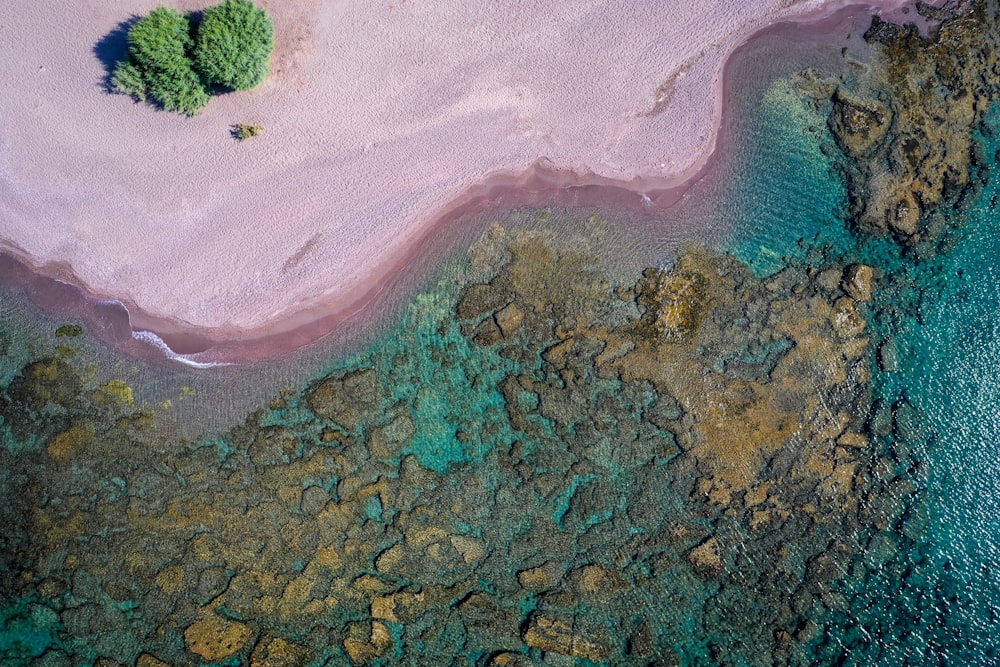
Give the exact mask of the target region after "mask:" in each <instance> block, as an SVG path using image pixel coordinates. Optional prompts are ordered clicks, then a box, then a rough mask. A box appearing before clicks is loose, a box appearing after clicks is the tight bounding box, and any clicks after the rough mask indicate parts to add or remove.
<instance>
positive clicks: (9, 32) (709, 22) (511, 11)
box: [0, 0, 902, 338]
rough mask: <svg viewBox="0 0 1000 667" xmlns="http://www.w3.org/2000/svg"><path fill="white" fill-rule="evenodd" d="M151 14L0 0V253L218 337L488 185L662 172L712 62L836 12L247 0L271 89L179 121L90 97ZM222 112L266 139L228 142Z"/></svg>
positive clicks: (703, 101)
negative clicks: (269, 52) (140, 18)
mask: <svg viewBox="0 0 1000 667" xmlns="http://www.w3.org/2000/svg"><path fill="white" fill-rule="evenodd" d="M162 2H163V0H161V2H159V3H158V2H156V1H155V0H141V1H140V2H135V1H134V0H77V1H75V2H72V3H66V2H61V1H59V0H33V1H31V2H28V1H27V0H14V2H12V3H8V6H7V7H6V8H5V10H4V15H5V16H4V20H3V22H2V23H3V25H2V26H0V31H2V34H3V36H2V39H0V60H2V61H3V62H4V63H5V66H4V73H3V74H2V77H3V79H4V94H3V95H2V96H0V117H2V118H3V123H2V125H0V242H2V243H3V244H4V245H5V246H6V247H7V248H8V249H11V250H13V251H14V252H16V254H18V255H19V256H21V257H22V258H24V259H26V260H27V261H29V262H30V263H32V264H33V265H35V266H36V267H39V269H40V270H42V271H43V272H47V273H49V274H52V275H57V276H65V277H66V278H67V279H71V280H73V281H75V282H78V283H79V284H81V285H83V286H85V287H86V289H87V290H89V291H90V292H91V293H93V294H96V295H101V296H104V297H109V298H115V299H119V300H121V301H122V302H123V303H125V304H126V305H127V306H128V307H129V308H130V309H133V310H134V312H135V313H136V314H137V315H138V316H139V317H144V318H146V320H147V321H149V322H153V321H157V322H159V323H160V325H161V326H162V327H167V328H169V327H194V328H199V329H203V330H204V331H206V332H209V333H210V334H211V335H213V336H216V337H233V338H238V337H240V336H244V335H250V332H252V331H255V330H261V329H262V328H266V327H268V326H274V325H275V323H277V322H281V321H292V320H294V317H292V315H293V314H294V313H296V312H301V311H303V309H306V308H316V307H317V304H323V307H324V308H327V309H329V310H336V309H337V308H338V307H339V306H340V305H342V304H346V303H349V302H350V301H351V299H352V298H353V296H356V295H357V294H358V293H360V292H363V291H364V289H365V288H366V285H367V284H368V282H369V281H370V280H371V278H372V277H373V276H377V275H378V273H379V272H380V271H381V270H384V268H385V267H386V266H387V265H388V263H389V262H390V261H391V260H392V258H393V257H398V256H399V253H400V252H402V251H403V249H404V248H405V247H406V244H407V243H408V242H410V241H411V240H412V239H414V238H415V236H416V234H417V233H418V232H419V230H420V229H422V228H423V227H424V226H426V225H428V224H431V223H432V222H433V221H434V220H435V219H436V218H437V217H439V216H440V215H442V214H443V213H444V212H446V211H447V210H449V208H451V207H453V206H454V205H455V204H456V202H458V201H460V200H461V198H462V196H463V194H464V193H467V192H468V191H469V189H470V188H473V187H474V186H476V185H477V184H482V183H483V182H484V181H487V182H488V181H489V179H491V178H496V177H498V176H504V175H507V176H511V175H517V174H521V173H524V172H526V171H527V170H529V169H531V168H532V167H533V166H536V167H537V165H543V166H544V167H545V168H546V169H547V170H548V171H550V172H553V173H555V174H558V175H559V178H561V179H562V182H572V181H573V180H574V179H583V180H586V179H591V180H594V179H596V180H602V181H604V182H609V183H610V182H619V183H621V184H624V185H627V186H628V187H631V188H634V189H635V190H636V191H637V192H642V191H645V190H649V189H654V188H660V187H666V186H670V185H675V184H678V183H680V182H683V181H684V180H685V179H687V178H690V177H691V175H692V174H694V173H695V172H696V171H697V170H698V168H699V167H700V166H701V165H702V164H704V162H705V160H706V158H707V157H708V155H709V154H710V153H711V152H712V150H713V149H714V146H715V130H716V127H717V124H718V118H719V114H720V105H721V94H720V92H721V82H720V78H721V72H722V67H723V64H724V62H725V59H726V57H727V56H728V54H730V53H731V52H732V50H733V49H734V48H735V47H736V46H737V45H738V44H739V43H740V42H741V41H742V40H744V39H745V38H746V37H747V36H748V35H750V34H751V33H752V32H754V31H755V30H758V29H760V28H762V27H764V26H766V25H767V24H768V23H771V22H774V21H777V20H785V19H791V18H798V19H805V18H807V17H810V16H814V15H817V14H822V13H824V12H829V11H832V10H833V9H836V8H839V7H842V6H843V5H844V4H846V3H844V2H842V1H840V0H829V1H826V2H823V1H821V0H804V1H802V2H789V0H742V1H739V2H735V1H732V0H702V1H701V2H687V1H683V2H682V1H679V0H657V1H655V2H654V1H652V0H649V1H636V2H611V1H607V0H579V1H576V2H546V1H543V0H496V1H492V2H486V3H470V2H466V1H464V0H393V1H391V2H385V1H375V0H372V1H371V2H347V1H341V0H326V1H323V0H320V1H318V2H317V1H313V0H270V1H265V2H263V3H262V4H263V5H264V6H266V7H267V8H268V10H269V11H270V12H271V14H272V15H273V16H274V18H275V23H276V27H277V35H278V50H277V52H276V55H275V60H274V70H273V73H272V76H271V77H270V78H269V79H268V80H267V81H266V82H265V83H264V85H262V86H261V87H260V88H258V89H257V90H254V91H251V92H247V93H239V94H230V95H226V96H223V97H220V98H216V99H214V100H213V101H212V102H211V103H210V105H209V106H208V107H207V108H206V109H205V110H204V111H203V112H202V114H201V115H200V116H198V117H196V118H191V119H189V118H185V117H183V116H180V115H178V114H171V113H166V112H162V111H157V110H154V109H153V108H151V107H149V106H147V105H142V104H134V103H132V102H131V101H130V100H129V99H127V98H125V97H123V96H120V95H109V94H107V92H106V90H105V87H104V77H105V76H106V63H105V62H102V58H103V59H104V60H105V61H108V60H111V59H113V58H114V57H115V53H116V47H117V48H120V46H121V40H120V39H118V40H115V39H109V38H107V35H108V34H109V33H111V32H112V31H113V30H114V29H115V28H116V26H117V25H118V24H119V22H121V21H123V20H125V19H127V18H128V17H129V16H130V15H131V14H133V13H144V12H146V11H148V9H150V8H151V7H152V6H154V5H155V4H161V3H162ZM168 4H172V5H174V6H179V7H180V8H182V9H198V8H201V7H204V6H205V5H206V4H209V3H207V2H189V1H185V2H181V3H168ZM876 4H878V5H879V6H881V7H882V8H892V7H896V6H898V5H901V4H902V2H901V0H885V1H884V2H879V3H876ZM95 45H99V46H97V52H96V53H95ZM237 122H256V123H260V124H262V125H264V126H265V128H266V130H265V133H264V135H263V136H261V137H258V138H255V139H253V140H251V141H247V142H244V143H242V144H241V143H237V142H235V141H234V140H233V139H232V138H231V137H230V134H229V128H230V126H231V125H232V124H233V123H237Z"/></svg>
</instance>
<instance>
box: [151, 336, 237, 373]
mask: <svg viewBox="0 0 1000 667" xmlns="http://www.w3.org/2000/svg"><path fill="white" fill-rule="evenodd" d="M132 338H134V339H136V340H137V341H140V342H142V343H146V344H147V345H152V346H153V347H155V348H156V349H158V350H160V351H161V352H162V353H163V355H164V356H165V357H166V358H167V359H170V360H171V361H176V362H178V363H181V364H184V365H186V366H191V367H192V368H214V367H216V366H232V364H231V363H228V362H224V361H198V360H197V359H195V358H194V357H195V355H185V354H177V353H176V352H174V351H173V350H171V349H170V346H169V345H167V344H166V343H165V342H164V341H163V339H162V338H160V337H159V336H157V335H156V334H155V333H153V332H152V331H133V332H132Z"/></svg>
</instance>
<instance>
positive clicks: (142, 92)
mask: <svg viewBox="0 0 1000 667" xmlns="http://www.w3.org/2000/svg"><path fill="white" fill-rule="evenodd" d="M111 87H112V88H113V89H114V91H115V92H116V93H121V94H122V95H131V96H132V97H134V98H135V99H136V100H138V101H140V102H145V101H146V81H145V80H144V79H143V77H142V71H141V70H140V69H139V68H138V67H136V66H135V64H134V63H131V62H127V61H125V62H119V63H118V64H117V65H115V71H114V73H113V74H112V75H111Z"/></svg>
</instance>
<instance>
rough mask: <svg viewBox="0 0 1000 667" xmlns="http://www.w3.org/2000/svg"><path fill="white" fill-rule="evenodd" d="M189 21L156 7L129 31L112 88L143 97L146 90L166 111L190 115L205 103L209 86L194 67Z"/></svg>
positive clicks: (112, 80)
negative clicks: (125, 53)
mask: <svg viewBox="0 0 1000 667" xmlns="http://www.w3.org/2000/svg"><path fill="white" fill-rule="evenodd" d="M192 47H193V42H192V40H191V24H190V22H189V21H188V19H187V17H185V16H182V15H181V14H179V13H178V12H176V11H175V10H173V9H169V8H167V7H157V8H156V9H154V10H153V11H151V12H150V13H149V14H148V15H147V16H145V17H143V18H141V19H139V21H137V22H136V24H135V25H134V26H132V28H131V29H130V30H129V31H128V51H129V60H128V62H121V63H118V65H117V67H116V68H115V71H114V73H113V74H112V75H111V85H112V86H114V88H115V90H117V91H118V92H121V93H125V94H127V95H133V96H134V97H136V98H138V99H140V100H143V99H145V95H146V94H147V93H148V94H149V96H150V97H151V98H153V100H155V101H156V102H159V103H160V104H161V105H163V108H164V109H167V110H168V111H181V112H184V113H186V114H187V115H189V116H193V115H195V114H196V113H198V111H200V110H201V108H202V107H204V106H205V105H206V104H208V88H207V87H206V85H205V84H204V83H203V82H202V80H201V78H200V77H199V76H198V74H197V73H196V72H195V71H194V68H193V67H192V65H191V59H190V57H189V52H190V50H191V48H192Z"/></svg>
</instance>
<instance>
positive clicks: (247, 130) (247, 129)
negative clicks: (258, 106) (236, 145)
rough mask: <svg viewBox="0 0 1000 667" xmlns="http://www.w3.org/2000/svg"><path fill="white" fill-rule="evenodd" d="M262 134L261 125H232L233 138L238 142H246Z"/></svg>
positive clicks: (262, 127)
mask: <svg viewBox="0 0 1000 667" xmlns="http://www.w3.org/2000/svg"><path fill="white" fill-rule="evenodd" d="M263 133H264V126H263V125H250V124H248V123H237V124H236V125H233V137H235V138H236V139H238V140H239V141H246V140H247V139H250V138H251V137H257V136H260V135H261V134H263Z"/></svg>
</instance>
